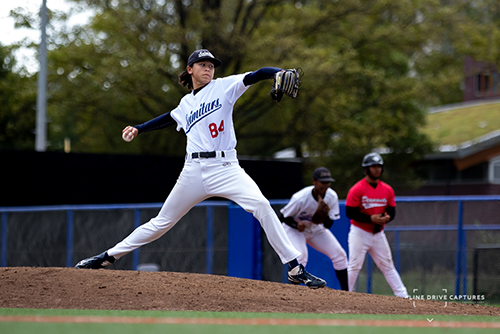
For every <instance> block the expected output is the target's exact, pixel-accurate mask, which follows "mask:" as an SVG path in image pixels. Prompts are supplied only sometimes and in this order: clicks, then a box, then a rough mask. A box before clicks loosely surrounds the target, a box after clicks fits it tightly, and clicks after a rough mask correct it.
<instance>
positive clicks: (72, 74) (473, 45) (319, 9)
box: [13, 0, 500, 196]
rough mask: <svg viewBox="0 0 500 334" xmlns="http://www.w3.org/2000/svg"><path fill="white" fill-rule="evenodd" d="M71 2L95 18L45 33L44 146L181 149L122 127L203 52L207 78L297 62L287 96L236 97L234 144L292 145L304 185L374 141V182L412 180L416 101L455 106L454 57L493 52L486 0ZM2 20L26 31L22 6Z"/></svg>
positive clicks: (266, 149)
mask: <svg viewBox="0 0 500 334" xmlns="http://www.w3.org/2000/svg"><path fill="white" fill-rule="evenodd" d="M71 1H72V2H73V3H74V4H75V8H76V9H78V8H91V9H93V10H94V11H95V13H96V14H95V16H94V17H93V18H92V21H91V22H90V24H89V25H87V26H78V27H75V28H73V29H72V30H71V31H70V30H67V29H60V30H57V31H56V30H53V29H52V28H51V29H52V30H51V32H50V33H49V35H50V48H49V50H50V52H49V90H50V91H49V103H48V114H49V117H50V118H51V123H50V124H49V141H50V142H51V143H52V146H51V147H50V149H51V150H61V149H62V146H63V140H64V138H70V139H71V141H72V150H73V151H77V152H102V153H105V152H122V153H141V154H168V155H183V154H184V150H185V141H186V139H185V136H184V135H183V134H178V133H177V132H176V131H175V130H174V129H173V128H169V129H166V130H161V131H155V132H151V133H148V134H146V135H141V136H140V137H139V138H138V139H137V140H134V141H133V142H132V143H130V144H127V143H124V142H123V141H122V140H121V137H120V133H121V129H123V128H124V127H125V126H126V125H129V124H130V125H136V124H140V123H143V122H145V121H147V120H149V119H151V118H153V117H156V116H158V115H161V114H163V113H165V112H168V111H170V110H172V109H173V108H175V107H176V105H177V104H178V102H179V100H180V98H181V97H182V96H183V95H184V94H186V93H187V92H188V91H187V90H185V89H184V88H183V87H181V86H180V85H179V84H178V83H177V80H178V79H177V76H178V74H179V73H180V72H182V70H183V69H184V67H185V62H186V59H187V58H188V56H189V54H190V53H191V52H192V51H193V50H194V49H196V48H201V47H204V48H208V49H209V50H211V51H212V52H213V53H214V54H215V55H216V56H217V57H218V58H220V59H222V61H223V65H222V66H220V67H219V68H217V71H216V77H217V76H227V75H231V74H234V73H243V72H246V71H252V70H256V69H258V68H260V67H263V66H276V67H282V68H295V67H301V68H302V69H303V70H304V72H305V76H304V77H303V86H302V88H301V90H300V92H299V97H298V99H297V100H291V99H289V98H285V99H284V100H283V101H282V102H281V103H279V104H276V103H273V102H272V100H271V99H270V97H269V96H268V93H269V90H270V86H271V82H270V81H269V82H261V83H258V84H256V85H254V87H250V88H249V89H248V91H247V92H246V93H245V94H244V95H243V96H242V97H241V98H240V99H239V100H238V103H237V104H236V106H235V111H234V123H235V128H236V133H237V137H238V140H239V142H238V146H237V149H238V151H239V152H240V154H243V155H259V156H270V155H272V154H273V153H275V152H277V151H279V150H282V149H285V148H290V147H291V148H293V149H294V150H295V152H296V154H297V156H298V157H305V158H307V160H306V161H307V165H306V171H305V172H306V179H307V180H305V181H306V182H309V178H310V174H311V173H312V170H313V169H314V168H315V167H317V166H318V165H320V164H321V165H325V166H327V167H329V168H330V169H331V170H332V173H333V174H334V176H335V178H336V179H337V182H336V184H335V185H334V187H335V188H336V190H338V191H339V194H340V195H341V196H343V195H345V194H346V193H347V190H348V188H349V187H350V186H351V185H352V184H353V183H354V182H355V181H357V180H358V179H359V178H361V177H362V176H363V175H362V171H361V168H360V167H359V165H360V161H361V158H362V156H363V155H364V154H366V153H368V152H369V151H371V150H373V149H381V150H382V151H383V152H387V153H391V154H390V155H387V158H386V161H387V168H386V173H385V175H384V180H386V181H387V182H388V183H390V184H392V185H393V186H397V187H401V188H405V187H414V186H416V185H418V184H419V182H420V181H419V180H418V178H416V176H415V175H414V174H413V173H412V171H411V169H409V168H408V167H409V166H410V164H411V163H412V162H413V161H416V160H418V159H420V158H422V157H423V155H424V154H425V153H427V152H429V151H430V150H431V147H432V143H431V142H430V140H429V138H428V137H427V136H426V135H425V134H423V133H422V132H420V128H421V127H423V126H425V117H426V108H427V107H429V106H436V105H440V104H445V103H451V102H459V101H461V99H462V92H461V89H460V84H461V83H462V82H463V70H462V59H463V56H464V55H470V56H472V57H474V58H476V59H477V60H489V61H493V62H495V61H498V58H499V57H500V56H499V54H500V52H498V48H497V45H499V43H498V42H499V41H500V37H499V36H500V34H499V33H498V29H497V27H498V25H499V23H500V19H499V18H498V17H500V15H498V13H500V8H499V5H498V3H497V2H496V1H493V0H486V1H484V0H468V1H465V0H463V1H445V0H442V1H440V0H418V1H417V0H402V1H392V0H377V1H375V0H370V1H362V0H352V1H312V0H311V1H286V0H253V1H248V0H238V1H200V0H191V1H173V0H164V1H156V0H116V1H109V0H71ZM49 6H50V4H49ZM76 9H75V10H76ZM13 15H14V16H15V17H16V20H17V22H18V24H19V25H22V26H34V21H33V19H32V17H30V16H29V15H28V14H27V13H24V12H22V11H16V13H14V14H13ZM49 16H50V17H51V19H52V21H55V20H63V19H65V16H64V15H63V14H62V13H56V12H50V15H49ZM51 27H54V24H53V23H52V26H51Z"/></svg>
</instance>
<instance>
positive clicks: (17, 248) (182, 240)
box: [0, 196, 500, 295]
mask: <svg viewBox="0 0 500 334" xmlns="http://www.w3.org/2000/svg"><path fill="white" fill-rule="evenodd" d="M499 201H500V196H449V197H436V196H430V197H397V198H396V202H397V214H396V219H395V220H394V221H393V222H391V223H390V224H388V225H386V228H385V233H386V235H387V236H388V239H389V242H390V245H391V248H392V252H393V257H394V262H395V265H396V268H397V270H398V271H399V272H400V273H402V272H403V273H404V272H407V271H411V270H414V269H416V268H419V267H420V266H436V267H438V266H443V263H444V266H450V261H451V262H454V263H453V266H454V270H453V271H454V277H455V280H454V290H455V295H465V294H467V283H468V277H467V276H468V269H470V268H471V264H470V263H469V265H468V257H467V255H468V254H467V253H471V254H472V252H473V251H474V249H476V248H477V247H480V246H481V245H483V244H488V243H490V244H494V243H499V242H500V234H499V231H500V217H499V216H498V214H497V212H498V208H499V207H500V205H499ZM270 202H271V205H272V206H273V207H274V208H275V210H276V211H277V212H278V210H279V209H280V208H281V207H283V206H284V205H285V204H286V203H287V202H288V200H271V201H270ZM162 205H163V203H146V204H110V205H60V206H38V207H0V217H1V231H0V242H1V247H0V250H1V254H0V266H2V267H7V266H67V267H72V266H74V264H75V263H76V262H77V261H78V260H79V259H81V258H83V257H87V256H91V255H95V254H96V253H98V252H102V251H103V250H105V249H108V248H110V247H112V246H113V245H114V244H115V243H116V242H118V241H120V240H122V239H123V238H124V237H125V236H126V233H130V232H131V231H132V230H133V229H134V228H136V227H138V226H139V225H140V224H142V223H144V222H146V221H147V220H149V219H150V218H152V217H154V216H155V215H156V213H157V212H158V210H159V209H160V208H161V206H162ZM340 207H341V219H340V220H338V221H335V223H334V225H333V226H332V228H331V230H332V232H333V233H334V235H335V236H336V238H337V239H338V240H339V242H340V244H341V245H342V247H343V248H344V249H345V250H346V252H348V244H347V236H348V233H349V228H350V223H349V221H348V219H347V218H346V217H345V201H340ZM61 213H64V215H62V216H61ZM63 217H64V218H63ZM63 220H65V221H63ZM478 233H479V234H478ZM468 234H469V239H470V240H468ZM167 236H168V237H167ZM416 236H421V237H420V238H418V237H416ZM160 240H161V241H160ZM154 243H155V244H156V245H154V246H153V245H152V246H149V245H146V246H143V247H142V248H141V249H137V250H135V251H134V252H132V256H131V257H129V259H128V260H122V259H120V261H118V262H117V263H121V264H120V265H117V264H115V265H114V267H116V269H133V270H137V268H138V267H139V265H140V264H141V263H145V262H158V263H159V267H160V268H161V270H165V271H184V272H198V273H207V274H222V275H229V276H234V277H241V278H250V279H266V280H274V281H286V275H285V270H284V267H283V266H280V264H281V263H280V262H279V259H278V260H277V255H276V254H275V253H274V252H273V251H272V249H271V251H269V249H270V247H269V244H268V242H267V240H266V238H265V234H264V233H263V231H262V229H261V228H260V224H259V222H258V221H257V220H256V219H255V218H254V217H253V216H252V215H251V214H250V213H248V212H246V211H244V210H243V209H242V208H241V207H239V206H238V205H235V204H234V203H232V202H229V201H204V202H202V203H200V204H198V205H197V206H195V208H193V209H192V210H191V211H190V212H189V213H188V214H187V215H186V216H185V218H183V219H181V221H180V222H179V223H178V224H177V225H176V226H175V227H174V228H173V229H172V230H171V231H169V232H168V233H167V234H166V235H165V236H163V237H162V238H160V239H158V240H157V241H155V242H154ZM154 243H152V244H154ZM62 245H64V246H62ZM439 247H442V248H439ZM308 251H309V262H308V264H307V268H308V270H309V271H311V272H314V273H317V274H318V275H319V276H321V277H322V278H325V279H326V280H327V282H328V286H329V287H332V288H339V286H338V282H337V280H336V276H335V271H334V269H333V266H332V262H331V261H330V259H328V258H326V256H324V255H323V254H321V253H319V252H317V251H315V250H314V249H312V248H310V247H309V248H308ZM450 251H452V252H453V253H454V254H455V256H454V260H450V259H449V257H448V258H443V259H441V260H440V259H439V256H437V255H436V254H438V253H439V252H442V253H443V254H445V253H446V254H449V253H450ZM141 252H142V253H141ZM416 253H418V254H421V257H424V259H422V260H421V261H420V262H421V263H420V262H419V263H420V264H419V263H416V262H415V259H416V258H414V256H415V254H416ZM428 253H429V254H431V256H429V254H428ZM412 256H413V257H412ZM419 256H420V255H419ZM425 257H427V258H425ZM443 257H444V255H443ZM125 258H126V257H124V258H123V259H125ZM417 260H418V258H417ZM435 260H436V261H435ZM437 260H439V261H440V262H439V261H437ZM433 261H434V262H433ZM469 261H471V259H470V257H469ZM417 262H418V261H417ZM269 268H274V269H269ZM276 268H278V269H276ZM429 268H430V267H429ZM429 268H427V269H426V270H431V269H432V268H431V269H429ZM365 269H366V270H365V273H366V292H367V293H372V292H374V291H373V270H374V266H373V265H372V260H371V259H370V256H369V255H368V256H367V260H366V262H365ZM402 276H403V280H404V275H402Z"/></svg>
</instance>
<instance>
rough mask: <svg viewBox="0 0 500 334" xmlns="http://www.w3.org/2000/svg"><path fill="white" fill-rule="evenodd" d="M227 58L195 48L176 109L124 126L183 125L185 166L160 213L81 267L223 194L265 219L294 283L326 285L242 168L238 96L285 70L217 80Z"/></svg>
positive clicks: (155, 234)
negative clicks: (236, 121) (236, 109)
mask: <svg viewBox="0 0 500 334" xmlns="http://www.w3.org/2000/svg"><path fill="white" fill-rule="evenodd" d="M221 63H222V62H221V61H220V60H219V59H217V58H215V57H214V56H213V55H212V53H210V52H209V51H208V50H205V49H201V50H196V51H194V52H193V53H192V54H191V55H190V56H189V59H188V62H187V66H186V70H185V71H184V72H183V73H181V74H180V75H179V83H180V84H181V85H183V86H185V87H187V88H188V89H191V93H189V94H187V95H185V96H184V97H183V98H182V99H181V101H180V103H179V105H178V106H177V107H176V108H175V109H174V110H172V111H170V112H168V113H166V114H163V115H161V116H158V117H157V118H154V119H152V120H150V121H148V122H146V123H143V124H141V125H136V126H134V127H132V126H127V127H125V129H123V131H122V133H123V139H124V140H125V141H131V140H133V139H134V138H135V137H137V136H138V135H139V134H141V133H144V132H147V131H151V130H157V129H162V128H165V127H167V126H169V125H176V126H177V131H180V130H181V129H182V130H183V131H184V132H185V134H186V136H187V146H186V161H185V164H184V167H183V169H182V172H181V174H180V176H179V178H178V179H177V183H176V184H175V186H174V188H173V189H172V191H171V192H170V194H169V196H168V197H167V199H166V200H165V203H164V204H163V207H162V208H161V210H160V212H159V213H158V215H157V216H156V217H154V218H153V219H151V220H150V221H149V222H147V223H145V224H143V225H141V226H139V227H137V228H136V229H135V230H134V231H133V232H132V233H131V234H130V235H129V236H128V237H126V238H125V239H124V240H123V241H121V242H119V243H118V244H116V245H115V246H114V247H112V248H110V249H108V250H107V251H105V252H103V253H101V254H99V255H97V256H93V257H90V258H87V259H84V260H82V261H80V262H78V263H77V264H76V266H75V267H76V268H89V269H99V268H103V267H106V266H109V265H111V264H112V263H113V262H115V260H117V259H119V258H121V257H122V256H124V255H125V254H127V253H129V252H131V251H133V250H134V249H136V248H139V247H141V246H143V245H145V244H148V243H150V242H152V241H154V240H156V239H158V238H160V237H161V236H162V235H163V234H165V233H166V232H167V231H169V230H170V229H171V228H172V227H173V226H174V225H175V224H176V223H177V222H178V221H179V220H180V219H181V218H182V217H183V216H184V215H185V214H186V213H187V212H188V211H189V210H190V209H191V208H192V207H193V206H195V205H196V204H198V203H199V202H201V201H203V200H205V199H207V198H210V197H213V196H218V197H223V198H227V199H229V200H232V201H234V202H236V203H237V204H238V205H240V206H241V207H242V208H243V209H245V210H246V211H248V212H251V213H253V215H254V216H255V218H256V219H258V220H259V222H260V224H261V226H262V228H263V229H264V231H265V233H266V236H267V238H268V240H269V243H270V244H271V246H272V247H273V248H274V250H275V251H276V253H277V254H278V255H279V257H280V259H281V261H282V263H283V264H285V263H287V264H288V267H289V271H288V279H289V280H290V281H291V282H294V283H304V284H306V285H307V286H309V287H310V288H321V287H324V286H325V285H326V282H325V281H324V280H322V279H321V278H318V277H315V276H313V275H311V274H309V273H308V272H307V271H306V270H305V268H304V266H303V265H302V264H300V263H299V261H298V260H297V258H298V257H299V256H300V255H301V254H300V252H299V251H298V250H297V249H296V248H295V247H294V246H293V244H292V243H291V242H290V239H289V238H288V236H287V234H286V233H285V230H284V229H283V226H282V225H281V222H280V221H279V219H278V216H277V215H276V213H275V212H274V210H273V208H272V207H271V205H270V204H269V201H268V200H267V199H266V198H265V197H264V196H263V195H262V192H261V191H260V189H259V187H258V186H257V184H256V183H255V182H254V181H253V180H252V179H251V178H250V176H248V174H246V173H245V171H244V170H243V169H242V168H241V167H240V165H239V163H238V159H237V156H236V150H235V147H236V136H235V132H234V126H233V106H234V104H235V103H236V100H237V99H238V98H239V97H240V96H241V95H242V94H243V93H244V92H245V91H246V90H247V89H248V88H249V87H250V85H252V84H255V83H256V82H258V81H261V80H264V79H270V78H273V77H274V75H275V74H276V73H277V72H279V71H283V69H280V68H276V67H264V68H261V69H260V70H257V71H254V72H247V73H244V74H237V75H231V76H228V77H224V78H217V79H214V78H213V77H214V73H215V67H217V66H219V65H220V64H221ZM241 260H242V261H245V260H246V259H241Z"/></svg>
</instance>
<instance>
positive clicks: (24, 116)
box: [0, 44, 36, 149]
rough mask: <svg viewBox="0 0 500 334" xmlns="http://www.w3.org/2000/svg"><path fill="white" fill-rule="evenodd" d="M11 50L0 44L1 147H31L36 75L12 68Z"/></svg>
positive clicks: (13, 60)
mask: <svg viewBox="0 0 500 334" xmlns="http://www.w3.org/2000/svg"><path fill="white" fill-rule="evenodd" d="M14 50H15V47H11V46H9V47H8V46H3V45H1V44H0V110H1V112H0V149H34V147H35V136H34V134H33V131H34V129H35V128H36V125H35V119H36V117H35V116H36V111H35V106H36V81H35V79H36V78H35V77H29V76H25V75H24V74H22V73H23V72H22V71H21V73H19V72H16V71H14V70H13V68H14V67H15V65H16V59H15V57H14V54H13V52H14Z"/></svg>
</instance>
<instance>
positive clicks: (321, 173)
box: [313, 167, 335, 182]
mask: <svg viewBox="0 0 500 334" xmlns="http://www.w3.org/2000/svg"><path fill="white" fill-rule="evenodd" d="M313 179H314V180H318V181H320V182H334V181H335V180H334V179H332V174H330V171H329V170H328V169H327V168H325V167H319V168H316V169H315V170H314V173H313Z"/></svg>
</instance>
